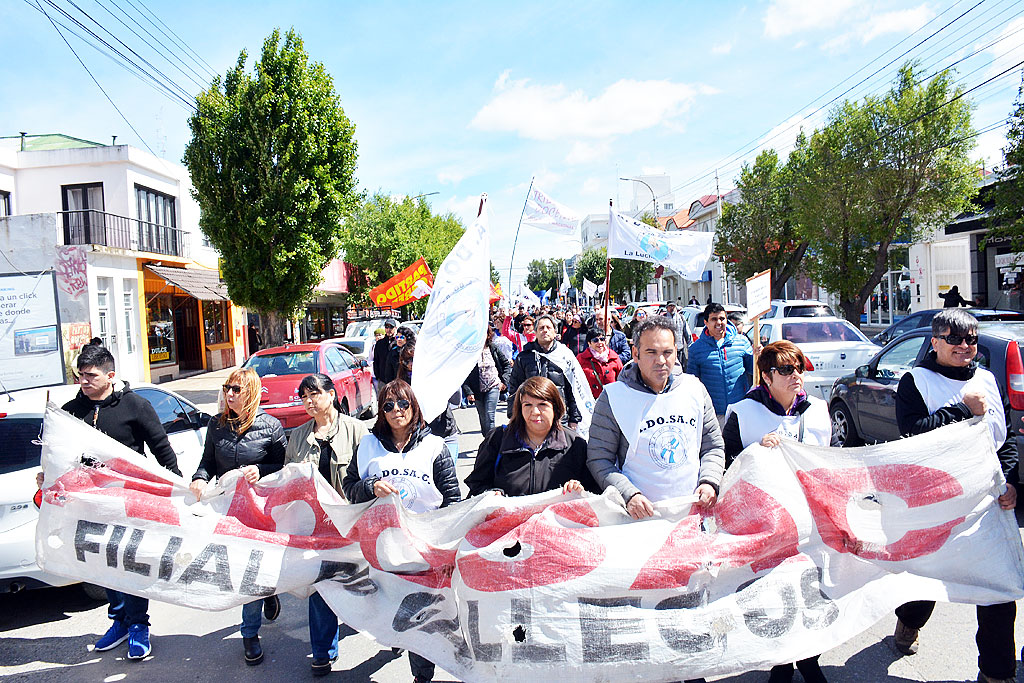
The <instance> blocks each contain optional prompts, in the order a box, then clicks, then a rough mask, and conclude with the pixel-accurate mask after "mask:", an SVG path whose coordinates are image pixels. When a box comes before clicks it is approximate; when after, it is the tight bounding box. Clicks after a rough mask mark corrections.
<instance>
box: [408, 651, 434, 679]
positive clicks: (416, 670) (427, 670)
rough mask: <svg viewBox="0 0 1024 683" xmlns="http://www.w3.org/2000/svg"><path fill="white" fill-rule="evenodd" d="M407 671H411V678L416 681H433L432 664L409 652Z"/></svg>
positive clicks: (424, 658)
mask: <svg viewBox="0 0 1024 683" xmlns="http://www.w3.org/2000/svg"><path fill="white" fill-rule="evenodd" d="M409 669H411V670H412V675H413V678H415V679H416V680H417V681H432V680H434V663H433V662H432V661H430V660H429V659H427V658H426V657H420V656H419V655H418V654H416V653H415V652H413V651H412V650H409Z"/></svg>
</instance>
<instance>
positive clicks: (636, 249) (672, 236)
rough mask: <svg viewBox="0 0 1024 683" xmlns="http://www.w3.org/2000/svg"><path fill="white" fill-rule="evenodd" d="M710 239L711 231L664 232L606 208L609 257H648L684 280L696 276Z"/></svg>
mask: <svg viewBox="0 0 1024 683" xmlns="http://www.w3.org/2000/svg"><path fill="white" fill-rule="evenodd" d="M714 243H715V233H713V232H699V231H694V230H678V231H672V232H665V231H662V230H657V229H655V228H652V227H651V226H649V225H647V224H646V223H641V222H640V221H638V220H636V219H634V218H630V217H629V216H623V215H622V214H621V213H618V212H617V211H615V210H614V209H613V208H611V207H609V208H608V258H610V259H613V258H622V259H630V260H633V261H649V262H651V263H657V264H660V265H664V266H667V267H669V268H672V269H673V270H675V271H676V272H677V273H679V274H680V275H682V276H683V277H684V278H686V279H687V280H700V278H701V277H702V276H703V275H704V266H705V264H706V263H707V262H708V259H709V258H711V251H712V249H713V247H714Z"/></svg>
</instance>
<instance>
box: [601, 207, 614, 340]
mask: <svg viewBox="0 0 1024 683" xmlns="http://www.w3.org/2000/svg"><path fill="white" fill-rule="evenodd" d="M611 210H612V200H611V199H609V200H608V212H609V213H611ZM611 251H612V230H611V223H609V224H608V251H607V252H606V254H605V255H606V258H605V260H604V324H605V329H604V330H601V331H602V332H604V333H605V334H607V328H609V327H611V326H612V319H611V318H609V317H608V292H609V290H610V289H611V283H610V282H609V280H611V277H612V258H611V256H608V254H610V253H611ZM610 342H611V340H609V343H610Z"/></svg>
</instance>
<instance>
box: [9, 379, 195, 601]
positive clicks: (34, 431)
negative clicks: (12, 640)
mask: <svg viewBox="0 0 1024 683" xmlns="http://www.w3.org/2000/svg"><path fill="white" fill-rule="evenodd" d="M132 390H133V391H135V392H136V393H137V394H139V396H141V397H143V398H145V399H146V400H147V401H149V402H150V403H151V404H152V405H153V408H154V409H155V410H156V414H157V416H158V417H159V418H160V422H161V423H163V426H164V430H166V431H167V438H168V439H169V440H170V442H171V447H172V448H173V449H174V452H175V454H177V456H178V469H180V470H181V472H182V474H183V475H184V476H185V478H186V479H190V478H191V477H192V474H193V473H194V472H195V471H196V468H197V467H198V466H199V460H200V458H201V457H202V455H203V445H204V443H205V442H206V425H207V423H209V421H210V416H209V415H207V414H206V413H204V412H202V411H201V410H199V409H198V408H197V407H196V406H195V405H193V404H192V403H191V402H189V401H188V400H187V399H185V398H182V397H181V396H179V395H178V394H176V393H174V392H173V391H169V390H167V389H162V388H160V387H158V386H156V385H153V384H140V385H138V386H132ZM76 393H78V386H77V385H62V386H56V387H49V388H48V389H26V390H24V391H16V392H13V393H11V394H6V395H3V396H0V593H6V592H12V593H13V592H18V591H20V590H23V589H26V588H40V587H43V586H47V585H49V586H66V585H68V584H71V583H76V582H75V581H73V580H71V579H66V578H64V577H61V576H55V575H53V574H47V573H46V572H44V571H43V570H41V569H40V568H39V565H37V564H36V545H35V544H36V521H37V520H38V519H39V499H38V498H34V496H35V494H36V493H37V492H38V488H36V473H37V472H39V464H40V456H41V453H42V446H40V445H39V443H38V440H39V437H40V435H41V432H42V425H43V414H44V412H45V409H46V400H47V394H49V399H50V401H52V402H53V403H56V404H57V405H63V404H65V403H67V402H68V401H70V400H71V399H72V398H74V396H75V394H76ZM86 592H87V593H88V594H89V595H90V597H95V598H102V597H103V596H104V593H103V590H102V589H98V588H97V587H95V586H88V585H87V586H86Z"/></svg>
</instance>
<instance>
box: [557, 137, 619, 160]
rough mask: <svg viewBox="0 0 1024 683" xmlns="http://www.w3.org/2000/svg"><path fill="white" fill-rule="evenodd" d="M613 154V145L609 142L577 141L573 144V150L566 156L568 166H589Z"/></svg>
mask: <svg viewBox="0 0 1024 683" xmlns="http://www.w3.org/2000/svg"><path fill="white" fill-rule="evenodd" d="M610 152H611V144H609V142H608V141H607V140H599V141H596V142H583V141H579V140H577V141H576V142H574V143H573V145H572V149H570V150H569V153H568V154H566V155H565V163H567V164H589V163H591V162H594V161H600V160H601V159H604V158H606V157H607V156H608V154H609V153H610Z"/></svg>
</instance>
